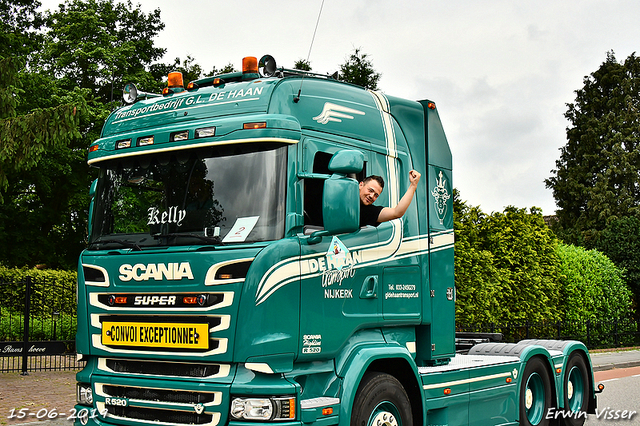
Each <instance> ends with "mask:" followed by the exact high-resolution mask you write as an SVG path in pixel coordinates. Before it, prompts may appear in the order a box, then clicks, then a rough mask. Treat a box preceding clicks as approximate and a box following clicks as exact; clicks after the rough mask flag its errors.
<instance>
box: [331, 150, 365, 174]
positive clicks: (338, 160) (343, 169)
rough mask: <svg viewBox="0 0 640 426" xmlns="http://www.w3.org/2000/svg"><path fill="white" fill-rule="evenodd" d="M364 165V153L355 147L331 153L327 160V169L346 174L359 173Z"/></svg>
mask: <svg viewBox="0 0 640 426" xmlns="http://www.w3.org/2000/svg"><path fill="white" fill-rule="evenodd" d="M363 167H364V154H363V153H362V152H361V151H357V150H355V149H343V150H342V151H338V152H336V153H335V154H333V157H331V160H330V161H329V170H330V171H332V172H333V173H340V174H343V175H348V174H349V173H360V172H361V171H362V168H363Z"/></svg>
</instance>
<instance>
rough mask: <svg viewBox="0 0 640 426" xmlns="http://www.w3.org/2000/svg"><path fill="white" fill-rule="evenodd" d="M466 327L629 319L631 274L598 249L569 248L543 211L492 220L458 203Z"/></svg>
mask: <svg viewBox="0 0 640 426" xmlns="http://www.w3.org/2000/svg"><path fill="white" fill-rule="evenodd" d="M454 226H455V237H456V241H455V280H456V291H457V303H456V320H457V322H458V324H473V323H475V324H478V323H498V324H506V323H510V322H522V321H530V322H535V323H541V322H545V321H546V322H551V323H554V322H557V321H586V320H589V319H591V320H595V319H598V318H627V317H629V316H630V315H632V313H633V312H632V303H633V302H632V296H631V292H630V290H629V287H628V285H627V283H626V282H625V277H624V271H623V270H621V269H620V268H618V267H616V266H615V264H614V263H613V262H611V261H610V260H609V259H608V258H607V257H606V256H605V255H604V254H602V253H600V252H597V251H595V250H584V249H582V248H579V247H574V246H568V245H565V244H562V243H561V242H560V241H559V240H558V238H557V237H556V236H555V234H554V233H553V232H552V231H551V229H550V228H549V227H548V226H547V225H546V223H545V222H544V218H543V216H542V214H541V212H540V211H539V210H538V209H536V208H532V209H531V210H530V211H527V210H525V209H517V208H514V207H507V208H506V209H505V210H504V212H502V213H492V214H491V215H487V214H485V213H483V212H482V211H481V210H480V208H479V207H470V206H468V205H467V204H465V203H463V202H460V201H459V200H458V199H457V194H456V199H455V200H454Z"/></svg>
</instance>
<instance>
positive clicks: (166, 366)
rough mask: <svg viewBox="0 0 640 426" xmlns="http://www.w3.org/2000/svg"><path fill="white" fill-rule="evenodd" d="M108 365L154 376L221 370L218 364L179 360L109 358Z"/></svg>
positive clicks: (207, 373)
mask: <svg viewBox="0 0 640 426" xmlns="http://www.w3.org/2000/svg"><path fill="white" fill-rule="evenodd" d="M106 365H107V367H109V368H110V369H111V370H112V371H114V372H116V373H128V374H146V375H154V376H176V377H178V376H179V377H198V378H201V377H211V376H215V375H216V374H218V373H219V372H220V365H218V364H204V365H203V364H188V363H178V362H171V363H166V362H153V361H132V360H121V359H107V360H106Z"/></svg>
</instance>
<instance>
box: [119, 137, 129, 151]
mask: <svg viewBox="0 0 640 426" xmlns="http://www.w3.org/2000/svg"><path fill="white" fill-rule="evenodd" d="M122 148H131V139H122V140H119V141H116V149H122Z"/></svg>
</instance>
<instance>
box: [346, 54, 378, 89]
mask: <svg viewBox="0 0 640 426" xmlns="http://www.w3.org/2000/svg"><path fill="white" fill-rule="evenodd" d="M380 77H381V74H380V73H377V72H375V70H374V69H373V63H372V62H371V60H370V59H369V55H368V54H366V53H362V52H361V51H360V49H354V51H353V53H352V54H351V55H350V56H349V57H348V58H347V61H346V62H345V63H344V64H342V65H340V78H341V80H343V81H346V82H348V83H352V84H357V85H358V86H362V87H364V88H365V89H370V90H377V89H378V81H379V80H380Z"/></svg>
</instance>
